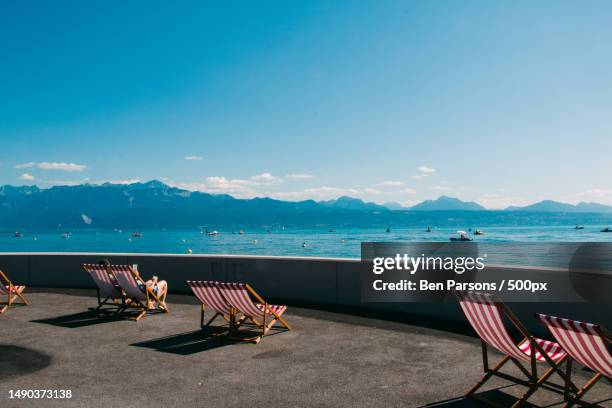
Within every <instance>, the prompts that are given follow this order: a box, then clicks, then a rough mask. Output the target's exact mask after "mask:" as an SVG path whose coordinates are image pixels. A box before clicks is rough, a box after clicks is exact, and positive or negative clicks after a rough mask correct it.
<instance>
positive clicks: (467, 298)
mask: <svg viewBox="0 0 612 408" xmlns="http://www.w3.org/2000/svg"><path fill="white" fill-rule="evenodd" d="M455 293H456V295H457V297H458V300H459V306H461V309H462V310H463V313H464V314H465V317H466V318H467V320H468V322H469V323H470V325H471V326H472V328H473V329H474V331H476V334H478V336H479V337H480V340H481V345H482V361H483V368H484V372H485V375H484V377H483V378H482V380H480V381H479V382H478V383H477V384H476V385H475V386H474V387H472V389H470V390H469V391H468V392H467V394H466V396H470V397H474V398H477V399H480V400H484V401H485V402H487V403H489V404H492V405H495V404H494V403H492V402H491V401H487V400H485V399H484V398H483V397H481V396H478V395H476V394H475V392H476V391H477V390H478V389H479V388H480V387H481V386H482V385H484V384H485V383H486V382H487V381H488V380H489V379H490V378H491V377H493V376H497V377H501V378H503V379H505V380H508V381H512V382H514V383H516V384H520V385H523V386H525V387H527V388H528V390H527V392H526V393H525V394H524V395H523V396H522V397H521V398H520V399H518V400H517V401H516V402H515V403H514V404H513V405H512V406H513V407H517V406H519V405H521V404H522V403H523V402H524V401H526V400H527V399H528V398H529V397H530V396H531V395H532V394H533V393H534V392H535V391H536V390H537V389H538V388H539V387H540V386H545V387H546V388H547V389H550V390H552V391H556V392H559V390H558V389H556V388H553V387H559V386H558V385H556V384H552V383H548V382H547V381H546V380H547V379H548V378H549V377H550V376H551V375H552V374H553V373H555V372H556V373H557V374H558V375H559V376H560V377H561V378H563V379H565V373H563V371H561V369H560V368H559V366H560V365H561V364H562V363H563V361H565V360H566V357H567V354H566V353H565V351H563V349H562V348H561V346H560V345H559V344H557V343H555V342H552V341H547V340H542V339H539V338H536V337H533V336H532V335H531V334H529V332H528V331H527V329H526V328H525V327H524V326H523V325H522V324H521V322H520V321H519V320H518V319H517V318H516V316H514V314H513V313H512V311H511V310H510V309H509V308H508V307H507V306H506V305H505V304H504V303H503V302H501V301H499V300H496V299H495V297H494V296H493V295H490V294H486V293H477V292H455ZM504 316H505V317H506V318H507V319H508V320H509V321H510V322H511V323H512V324H513V325H514V327H515V328H516V329H517V330H518V331H519V332H520V333H521V335H522V336H523V337H524V338H523V340H522V341H521V342H519V343H518V344H517V343H516V342H515V341H514V340H513V339H512V337H511V336H510V333H509V332H508V330H507V329H506V325H505V322H504V318H503V317H504ZM487 347H492V348H494V349H495V350H497V351H499V352H500V353H502V354H504V357H503V358H502V359H501V361H499V363H497V365H495V367H494V368H492V369H491V368H489V364H488V350H487ZM508 361H512V362H513V363H514V364H515V365H516V366H517V367H518V368H519V370H520V371H521V372H522V373H523V374H524V375H525V376H526V377H527V379H526V380H525V379H523V378H518V377H514V376H512V375H509V374H506V373H502V372H500V371H499V370H500V369H501V368H502V367H503V366H504V364H506V363H507V362H508ZM537 363H548V365H550V368H549V369H548V370H547V371H546V372H545V373H544V374H543V375H542V376H540V377H538V371H537ZM523 364H529V366H528V367H525V366H524V365H523Z"/></svg>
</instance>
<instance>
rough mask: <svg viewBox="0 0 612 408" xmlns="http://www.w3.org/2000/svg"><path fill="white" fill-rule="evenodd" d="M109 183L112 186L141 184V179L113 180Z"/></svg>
mask: <svg viewBox="0 0 612 408" xmlns="http://www.w3.org/2000/svg"><path fill="white" fill-rule="evenodd" d="M107 183H111V184H125V185H127V184H134V183H140V179H139V178H133V179H127V180H111V181H108V182H107ZM94 184H98V183H94Z"/></svg>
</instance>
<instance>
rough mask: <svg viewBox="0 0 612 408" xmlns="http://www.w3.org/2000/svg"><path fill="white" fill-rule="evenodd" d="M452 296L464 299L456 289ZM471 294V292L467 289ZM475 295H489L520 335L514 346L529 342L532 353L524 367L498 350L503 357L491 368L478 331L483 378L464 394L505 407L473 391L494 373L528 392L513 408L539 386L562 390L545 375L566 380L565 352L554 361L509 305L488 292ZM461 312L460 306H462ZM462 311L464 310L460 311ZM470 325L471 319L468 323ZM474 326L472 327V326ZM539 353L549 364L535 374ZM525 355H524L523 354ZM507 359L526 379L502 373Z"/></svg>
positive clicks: (486, 347) (485, 343)
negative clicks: (563, 365)
mask: <svg viewBox="0 0 612 408" xmlns="http://www.w3.org/2000/svg"><path fill="white" fill-rule="evenodd" d="M454 293H455V296H456V297H457V300H458V301H463V298H464V296H465V294H466V292H463V293H462V292H459V291H455V292H454ZM467 293H470V292H467ZM477 295H485V296H488V297H490V300H491V303H493V304H494V305H495V306H496V307H497V309H498V310H499V312H500V315H501V316H502V317H503V316H506V317H507V318H508V320H509V321H510V322H511V323H512V325H513V326H514V327H515V328H516V329H517V330H518V331H519V333H520V334H521V335H522V336H523V340H522V341H520V342H518V343H516V344H515V347H517V348H518V347H519V345H521V344H526V343H525V342H528V344H529V349H530V350H531V351H533V350H535V352H531V353H530V356H528V358H529V367H525V366H524V365H523V364H522V363H521V362H520V361H519V359H517V358H515V357H513V356H510V355H508V354H506V353H504V352H503V351H501V350H498V351H500V352H501V353H502V354H504V357H503V358H502V359H501V360H500V361H499V362H498V363H497V364H495V366H494V367H493V368H490V367H489V357H488V354H489V353H488V348H489V347H490V346H489V345H488V344H487V342H486V341H484V339H483V338H482V337H481V336H480V334H478V333H477V334H478V337H479V338H480V344H481V349H482V364H483V371H484V376H483V377H482V379H481V380H480V381H479V382H478V383H476V385H474V386H473V387H472V388H471V389H470V390H469V391H468V392H467V393H466V394H465V396H466V397H471V398H474V399H477V400H479V401H482V402H484V403H486V404H489V405H492V406H495V407H500V408H504V407H503V406H501V405H500V404H497V403H496V402H494V401H490V400H488V399H487V398H485V397H483V396H481V395H478V394H476V391H478V389H480V388H481V387H482V386H483V385H484V384H485V383H486V382H487V381H489V380H490V379H491V378H492V377H494V376H496V377H499V378H502V379H505V380H507V381H510V382H513V383H515V384H519V385H522V386H525V387H527V391H526V392H525V394H523V396H522V397H520V398H517V400H516V401H515V403H514V404H513V405H512V407H513V408H515V407H519V406H521V405H522V404H523V403H524V402H525V401H527V399H528V398H529V397H530V396H531V395H533V394H534V393H535V392H536V391H537V390H538V388H540V387H543V388H546V389H548V390H550V391H553V392H556V393H558V394H561V393H563V387H562V386H560V385H558V384H555V383H551V382H548V381H547V380H548V378H550V376H551V375H552V374H554V373H557V375H559V376H560V377H561V379H562V380H563V381H565V380H566V374H565V372H564V371H562V370H561V365H562V364H563V363H564V362H566V361H567V355H564V356H563V357H561V358H559V359H558V360H557V361H554V360H553V359H551V358H550V357H549V355H548V353H547V352H546V351H545V350H544V349H543V348H542V346H540V344H539V343H538V341H541V339H537V338H536V337H534V336H532V335H531V334H530V333H529V331H528V330H527V328H526V327H525V326H524V325H523V324H522V323H521V321H520V320H519V319H518V318H517V317H516V316H515V315H514V313H513V312H512V310H510V308H509V307H508V306H507V305H506V304H505V303H504V302H502V301H501V300H500V299H498V298H497V297H496V296H494V295H490V294H477ZM462 311H463V309H462ZM463 312H464V314H465V311H463ZM466 319H467V320H468V322H470V318H469V317H468V316H467V315H466ZM470 325H472V324H471V322H470ZM474 329H475V328H474ZM503 330H506V328H505V327H504V328H503ZM537 354H540V355H541V356H542V357H544V359H545V361H546V363H548V364H549V365H550V368H549V369H548V370H547V371H546V372H545V373H544V374H542V375H541V376H538V369H537V363H538V361H537V360H536V355H537ZM526 357H527V355H526ZM508 362H512V363H514V365H515V366H516V367H518V369H519V370H520V371H521V373H523V375H524V376H525V377H526V379H524V378H518V377H515V376H513V375H510V374H507V373H504V372H501V371H500V369H501V368H502V367H504V365H506V364H507V363H508Z"/></svg>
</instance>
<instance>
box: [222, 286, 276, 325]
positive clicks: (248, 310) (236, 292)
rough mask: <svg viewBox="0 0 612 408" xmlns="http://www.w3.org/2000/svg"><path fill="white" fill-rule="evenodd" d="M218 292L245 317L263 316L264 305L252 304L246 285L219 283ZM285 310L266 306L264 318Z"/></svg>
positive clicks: (274, 306)
mask: <svg viewBox="0 0 612 408" xmlns="http://www.w3.org/2000/svg"><path fill="white" fill-rule="evenodd" d="M219 290H220V291H221V293H222V294H223V297H224V298H225V299H227V301H228V302H229V304H231V305H232V306H234V307H235V308H236V309H238V310H240V311H241V312H242V313H244V314H245V315H247V316H250V317H260V318H261V317H263V316H264V305H262V304H256V303H253V301H252V300H251V296H250V295H249V291H248V290H247V285H246V284H244V283H219ZM285 310H287V307H286V306H278V305H268V311H267V313H266V316H269V315H271V314H273V311H274V312H275V313H276V314H281V313H279V312H278V311H281V312H284V311H285Z"/></svg>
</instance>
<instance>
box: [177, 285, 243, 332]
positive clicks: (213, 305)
mask: <svg viewBox="0 0 612 408" xmlns="http://www.w3.org/2000/svg"><path fill="white" fill-rule="evenodd" d="M185 283H186V284H187V286H189V287H190V288H191V291H192V292H193V294H194V295H195V296H196V297H197V298H198V300H199V301H200V303H202V307H201V315H200V327H201V328H204V327H206V326H210V324H211V323H212V322H213V321H214V320H215V319H216V318H217V317H218V316H221V317H222V318H223V319H224V320H225V321H226V322H228V323H229V322H231V321H233V318H232V307H231V306H230V305H229V304H228V303H227V301H226V300H225V298H224V297H223V295H222V294H221V292H220V291H219V288H218V282H214V281H185ZM206 307H208V308H210V309H212V311H213V312H215V314H214V315H213V317H211V318H210V319H209V320H208V322H207V323H206V324H204V309H205V308H206Z"/></svg>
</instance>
